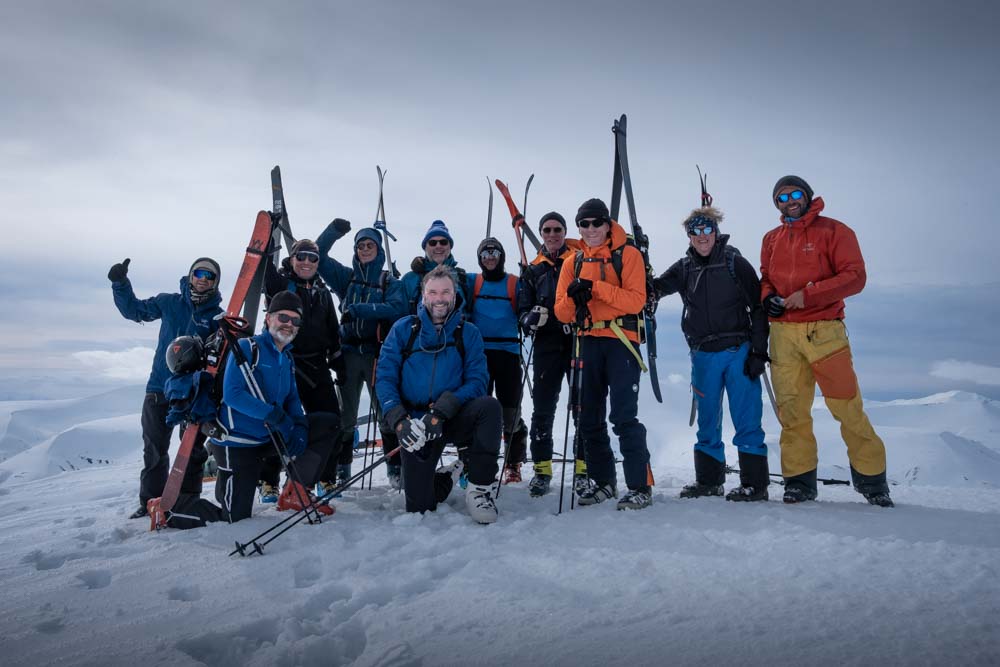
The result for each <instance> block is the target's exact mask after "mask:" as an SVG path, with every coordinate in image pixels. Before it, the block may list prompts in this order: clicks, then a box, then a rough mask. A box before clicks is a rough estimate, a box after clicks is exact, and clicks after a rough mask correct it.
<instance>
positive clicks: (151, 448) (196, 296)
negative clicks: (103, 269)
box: [108, 257, 222, 519]
mask: <svg viewBox="0 0 1000 667" xmlns="http://www.w3.org/2000/svg"><path fill="white" fill-rule="evenodd" d="M131 261H132V260H131V259H125V260H124V261H122V262H121V263H119V264H115V265H114V266H112V267H111V270H110V271H108V280H110V281H111V290H112V292H113V293H114V299H115V306H116V307H117V308H118V312H120V313H121V314H122V316H123V317H124V318H125V319H128V320H132V321H134V322H154V321H156V320H160V333H159V336H158V338H157V343H156V352H155V353H154V354H153V368H152V370H150V373H149V380H148V381H147V382H146V397H145V398H144V399H143V402H142V417H141V423H142V443H143V446H142V471H141V472H140V473H139V508H138V509H137V510H135V512H133V513H132V515H131V516H130V517H129V518H130V519H139V518H142V517H144V516H147V515H148V511H147V509H146V503H148V502H149V500H150V499H151V498H159V497H160V496H162V495H163V487H164V486H165V485H166V483H167V476H168V474H169V472H170V455H169V453H168V451H169V449H170V438H171V435H172V434H173V430H174V429H173V426H168V425H167V422H166V419H167V412H169V410H170V405H169V403H168V402H167V399H166V396H165V395H164V393H163V389H164V384H165V383H166V381H167V380H168V379H169V378H170V370H169V369H168V368H167V361H166V350H167V346H168V345H170V342H171V341H172V340H174V339H175V338H177V337H178V336H199V337H200V338H201V339H202V340H203V341H204V340H206V339H208V337H209V336H211V335H212V334H213V333H215V331H216V329H218V322H216V320H215V316H216V315H218V314H220V313H221V312H222V308H221V307H220V305H219V304H220V303H221V302H222V297H221V296H220V295H219V277H220V274H221V271H220V269H219V263H218V262H216V261H215V260H214V259H211V258H209V257H200V258H198V259H196V260H195V261H194V262H193V263H192V264H191V268H190V269H188V272H187V275H186V276H184V277H183V278H181V279H180V291H179V292H175V293H163V294H157V295H156V296H154V297H150V298H148V299H139V298H136V296H135V292H134V291H133V290H132V283H131V281H130V280H129V279H128V268H129V263H130V262H131ZM207 459H208V452H207V451H206V450H205V448H204V446H203V445H202V444H201V443H200V442H199V443H198V444H197V445H196V446H195V448H194V449H193V450H192V452H191V458H190V463H189V465H188V467H187V474H186V475H185V477H184V483H183V485H182V487H181V492H182V493H186V494H187V493H190V494H200V493H201V480H202V465H203V464H204V463H205V461H206V460H207Z"/></svg>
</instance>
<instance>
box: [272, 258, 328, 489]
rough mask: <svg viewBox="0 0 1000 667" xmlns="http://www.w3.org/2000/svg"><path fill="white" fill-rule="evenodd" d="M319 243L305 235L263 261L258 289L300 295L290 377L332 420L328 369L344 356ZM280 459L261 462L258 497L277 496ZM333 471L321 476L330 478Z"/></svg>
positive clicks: (312, 408) (306, 402)
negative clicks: (277, 258) (280, 255)
mask: <svg viewBox="0 0 1000 667" xmlns="http://www.w3.org/2000/svg"><path fill="white" fill-rule="evenodd" d="M319 259H320V252H319V247H318V245H317V244H316V242H315V241H312V240H310V239H299V240H298V241H296V242H295V243H294V244H293V245H292V247H291V249H290V250H289V255H288V257H286V258H285V259H283V260H282V261H281V268H279V269H276V268H275V267H274V264H272V263H271V262H268V263H267V264H266V270H265V273H264V294H265V296H266V298H267V300H268V303H269V304H270V301H271V300H272V299H273V298H274V297H275V295H276V294H279V293H281V292H286V291H287V292H289V293H292V294H294V295H296V296H297V297H299V299H300V300H301V301H302V308H301V310H302V313H301V317H302V323H301V326H300V327H299V328H298V330H297V332H296V336H295V347H294V348H293V350H292V357H293V358H294V359H295V380H296V384H297V385H298V395H299V399H300V400H301V401H302V405H303V407H304V408H305V411H306V412H307V413H309V414H313V413H328V414H330V415H332V416H333V418H335V419H336V420H337V421H338V422H339V420H340V403H339V402H338V400H337V390H336V388H335V387H334V385H333V378H332V377H331V375H330V372H331V371H335V372H336V373H337V374H338V375H341V374H343V373H344V357H343V352H342V350H341V343H340V321H339V320H338V318H337V308H336V306H335V305H334V303H333V296H332V295H331V294H330V290H329V289H328V288H327V286H326V283H324V282H323V279H322V278H321V277H320V276H319V273H318V270H319ZM279 472H280V461H278V460H277V459H274V460H272V461H270V462H268V463H267V464H266V465H265V466H264V470H263V476H262V477H261V500H262V501H264V502H275V501H276V500H277V493H276V492H277V489H278V473H279ZM334 476H335V472H332V471H331V472H329V475H328V476H324V477H323V478H322V479H323V481H329V482H332V481H333V480H334Z"/></svg>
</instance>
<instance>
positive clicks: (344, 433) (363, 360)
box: [323, 348, 399, 481]
mask: <svg viewBox="0 0 1000 667" xmlns="http://www.w3.org/2000/svg"><path fill="white" fill-rule="evenodd" d="M376 361H377V357H376V356H375V354H374V353H372V352H361V351H360V350H358V349H353V348H352V349H344V367H345V369H346V370H345V373H344V377H343V378H342V379H341V382H342V383H343V384H341V385H340V400H341V404H342V405H343V413H342V417H343V419H342V421H341V422H340V455H339V456H338V457H337V460H336V463H337V464H340V465H349V464H350V463H351V462H352V461H354V429H355V427H357V424H358V407H359V405H360V403H361V393H362V392H363V391H364V389H365V387H367V388H368V396H369V398H373V397H374V396H375V387H374V386H373V384H372V381H373V380H374V378H375V375H374V369H375V364H376ZM371 404H372V405H374V407H375V420H374V422H373V423H372V425H371V428H373V429H374V428H375V426H376V424H377V425H378V428H379V430H380V431H382V421H381V420H382V409H381V407H380V406H379V402H378V401H377V400H374V399H373V400H372V401H371ZM390 430H391V429H390ZM387 441H391V442H390V444H392V448H387ZM394 443H395V440H394V439H393V438H386V434H385V433H384V432H383V433H382V449H383V453H385V454H388V453H389V452H390V451H392V449H393V448H395V444H394ZM387 463H388V464H389V465H393V464H395V465H399V454H396V455H395V456H393V457H392V458H391V459H389V460H388V461H387ZM327 472H328V473H329V472H330V471H329V470H328V471H327ZM334 472H335V471H334ZM323 481H333V477H330V478H329V479H326V480H323Z"/></svg>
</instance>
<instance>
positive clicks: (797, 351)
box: [760, 176, 893, 507]
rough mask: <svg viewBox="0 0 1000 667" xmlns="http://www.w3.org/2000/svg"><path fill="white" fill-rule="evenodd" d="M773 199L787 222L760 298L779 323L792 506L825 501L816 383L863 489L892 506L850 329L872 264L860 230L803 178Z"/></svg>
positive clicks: (777, 358) (776, 358)
mask: <svg viewBox="0 0 1000 667" xmlns="http://www.w3.org/2000/svg"><path fill="white" fill-rule="evenodd" d="M771 200H772V201H773V202H774V205H775V207H777V209H778V211H779V212H780V213H781V215H780V217H779V220H780V224H779V225H778V226H777V227H775V228H774V229H772V230H771V231H769V232H768V233H767V234H765V235H764V241H763V243H762V244H761V251H760V277H761V280H760V298H761V299H762V301H763V305H764V309H765V310H766V311H767V314H768V316H769V317H770V321H771V376H772V378H773V380H774V393H775V398H776V400H777V403H778V413H779V417H780V420H781V439H780V443H781V474H782V476H783V477H784V478H785V494H784V501H785V502H786V503H799V502H803V501H808V500H814V499H815V498H816V495H817V487H816V467H817V464H818V461H819V459H818V457H817V453H816V436H815V435H814V434H813V429H812V404H813V398H814V395H815V390H816V384H819V388H820V391H822V392H823V399H824V400H825V401H826V405H827V407H828V408H829V409H830V412H831V413H832V414H833V416H834V418H835V419H836V420H837V421H838V422H840V432H841V435H842V436H843V438H844V441H845V443H846V444H847V457H848V459H849V460H850V463H851V480H852V483H853V484H854V488H855V490H857V491H858V492H859V493H861V494H862V495H863V496H864V497H865V499H867V500H868V502H869V503H871V504H872V505H878V506H880V507H892V506H893V503H892V500H891V499H890V497H889V485H888V483H887V482H886V476H885V470H886V461H885V445H884V444H883V443H882V439H881V438H879V436H878V434H877V433H875V429H874V428H872V425H871V422H870V421H869V420H868V415H866V414H865V411H864V404H863V402H862V400H861V390H860V388H859V387H858V379H857V376H856V375H855V373H854V366H853V364H852V363H851V346H850V343H849V342H848V340H847V329H846V328H845V327H844V299H846V298H847V297H849V296H853V295H855V294H858V293H859V292H861V290H862V289H864V286H865V280H866V273H865V260H864V258H863V257H862V256H861V247H860V246H859V245H858V239H857V236H855V234H854V231H853V230H852V229H851V228H850V227H848V226H847V225H845V224H844V223H842V222H840V221H839V220H834V219H833V218H828V217H826V216H823V215H821V214H822V212H823V209H824V208H825V204H824V202H823V198H822V197H814V196H813V190H812V188H811V187H809V184H808V183H806V181H805V180H804V179H802V178H800V177H799V176H784V177H782V178H780V179H778V182H777V183H775V185H774V189H773V190H772V192H771Z"/></svg>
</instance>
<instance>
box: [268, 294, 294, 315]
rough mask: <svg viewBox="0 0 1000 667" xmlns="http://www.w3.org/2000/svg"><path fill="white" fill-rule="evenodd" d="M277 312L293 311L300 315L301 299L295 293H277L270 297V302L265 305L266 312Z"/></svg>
mask: <svg viewBox="0 0 1000 667" xmlns="http://www.w3.org/2000/svg"><path fill="white" fill-rule="evenodd" d="M279 310H294V311H295V312H296V313H298V314H299V315H300V316H301V315H302V299H300V298H299V295H298V294H296V293H295V292H287V291H286V292H278V293H277V294H275V295H274V296H272V297H271V302H270V303H269V304H267V312H269V313H276V312H278V311H279Z"/></svg>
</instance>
